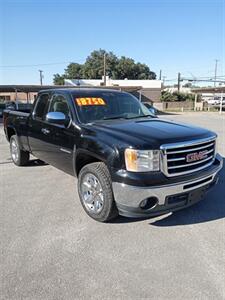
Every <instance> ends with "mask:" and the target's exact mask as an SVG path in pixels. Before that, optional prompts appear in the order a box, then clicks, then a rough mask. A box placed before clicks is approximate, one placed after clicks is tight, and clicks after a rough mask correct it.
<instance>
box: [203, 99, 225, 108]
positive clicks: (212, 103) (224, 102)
mask: <svg viewBox="0 0 225 300" xmlns="http://www.w3.org/2000/svg"><path fill="white" fill-rule="evenodd" d="M207 103H208V104H209V105H213V106H214V105H215V106H218V105H220V103H221V98H220V97H214V98H213V99H211V100H208V101H207ZM222 105H225V97H223V99H222Z"/></svg>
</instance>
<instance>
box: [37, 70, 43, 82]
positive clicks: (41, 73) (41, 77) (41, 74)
mask: <svg viewBox="0 0 225 300" xmlns="http://www.w3.org/2000/svg"><path fill="white" fill-rule="evenodd" d="M38 71H39V73H40V85H43V81H42V79H43V77H44V76H43V71H42V70H38Z"/></svg>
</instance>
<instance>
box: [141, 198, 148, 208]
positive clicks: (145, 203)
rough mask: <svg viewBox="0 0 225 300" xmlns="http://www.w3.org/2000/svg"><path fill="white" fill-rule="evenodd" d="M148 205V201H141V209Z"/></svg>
mask: <svg viewBox="0 0 225 300" xmlns="http://www.w3.org/2000/svg"><path fill="white" fill-rule="evenodd" d="M147 203H148V199H144V200H143V201H141V203H140V208H143V209H144V208H145V206H146V205H147Z"/></svg>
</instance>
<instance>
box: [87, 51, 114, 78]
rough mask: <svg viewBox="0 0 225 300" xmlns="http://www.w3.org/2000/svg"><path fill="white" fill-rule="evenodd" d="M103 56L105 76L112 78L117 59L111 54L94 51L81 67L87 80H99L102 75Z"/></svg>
mask: <svg viewBox="0 0 225 300" xmlns="http://www.w3.org/2000/svg"><path fill="white" fill-rule="evenodd" d="M104 55H105V56H106V61H107V64H106V75H108V76H109V77H114V71H115V67H116V65H117V63H118V58H117V57H116V55H114V54H113V53H112V52H108V53H107V52H106V51H105V50H102V49H100V50H95V51H93V52H92V53H91V54H90V55H89V56H88V57H87V59H86V61H85V64H84V66H83V70H84V76H85V78H88V79H101V78H102V76H103V75H104Z"/></svg>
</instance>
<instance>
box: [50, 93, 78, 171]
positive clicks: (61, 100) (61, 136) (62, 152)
mask: <svg viewBox="0 0 225 300" xmlns="http://www.w3.org/2000/svg"><path fill="white" fill-rule="evenodd" d="M68 101H69V99H67V96H66V95H63V94H54V95H53V96H52V98H51V101H50V105H49V109H48V112H61V113H63V114H64V115H65V116H66V118H67V119H68V124H66V126H64V125H58V124H52V123H49V122H47V121H45V124H44V128H45V129H46V130H45V135H47V136H48V151H49V155H47V157H48V163H50V164H51V165H53V166H55V167H57V168H59V169H61V170H63V171H65V172H66V173H70V174H71V175H74V173H73V150H74V144H75V136H74V127H73V124H72V114H71V111H70V107H69V103H68Z"/></svg>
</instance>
